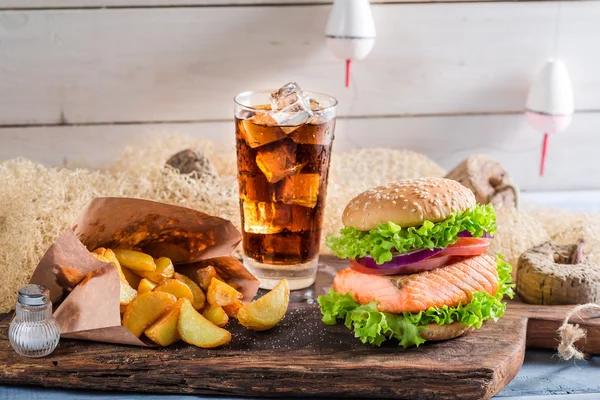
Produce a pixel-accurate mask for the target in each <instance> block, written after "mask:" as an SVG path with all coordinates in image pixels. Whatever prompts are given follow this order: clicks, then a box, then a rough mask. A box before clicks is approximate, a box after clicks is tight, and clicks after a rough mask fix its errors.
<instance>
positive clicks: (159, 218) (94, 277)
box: [30, 197, 259, 346]
mask: <svg viewBox="0 0 600 400" xmlns="http://www.w3.org/2000/svg"><path fill="white" fill-rule="evenodd" d="M240 240H241V235H240V233H239V231H238V230H237V229H236V228H235V227H234V226H233V224H232V223H231V222H229V221H227V220H225V219H222V218H218V217H214V216H211V215H208V214H204V213H202V212H199V211H195V210H192V209H188V208H183V207H177V206H172V205H167V204H163V203H157V202H153V201H148V200H140V199H131V198H113V197H105V198H96V199H93V200H92V201H90V202H89V203H88V205H87V206H86V207H85V209H84V210H83V212H82V213H81V215H80V216H79V217H78V218H77V220H76V221H75V223H74V224H73V227H72V229H67V230H65V231H64V232H63V233H62V234H61V235H60V237H59V238H58V239H57V240H56V242H55V243H54V244H52V246H50V248H49V249H48V250H47V251H46V253H45V254H44V256H43V258H42V260H41V261H40V263H39V264H38V266H37V268H36V269H35V271H34V273H33V276H32V278H31V281H30V283H36V284H40V285H43V286H46V287H47V288H49V289H50V295H51V300H52V302H53V303H54V304H57V303H61V304H60V305H59V306H58V308H57V309H56V311H55V313H54V317H55V318H56V320H57V322H58V324H59V325H60V330H61V337H63V338H73V339H84V340H93V341H98V342H107V343H121V344H129V345H137V346H147V345H151V343H150V342H149V341H143V340H141V339H139V338H137V337H136V336H135V335H133V333H131V332H130V331H129V330H128V329H127V328H125V327H123V326H121V315H120V311H119V308H120V307H119V285H120V280H119V275H118V272H117V270H116V268H115V267H114V266H113V265H112V264H110V263H104V262H100V261H97V260H96V259H95V258H94V257H92V256H91V254H90V253H89V251H91V250H94V249H96V248H98V247H107V248H134V247H135V248H140V249H141V250H142V251H144V252H145V253H148V254H150V255H152V256H154V257H158V256H164V257H169V258H170V259H171V260H172V261H173V264H174V265H175V270H176V271H178V272H181V273H184V274H185V275H187V276H189V277H190V278H192V279H194V280H195V279H196V272H197V270H198V269H199V268H202V267H205V266H207V265H214V266H215V268H216V269H217V271H218V273H219V274H220V275H221V276H223V277H224V278H225V279H226V280H227V281H228V282H233V283H236V284H239V285H240V287H241V289H240V291H241V292H242V294H243V295H244V300H246V301H249V300H251V299H252V297H254V295H255V294H256V292H257V290H258V285H259V282H258V280H257V279H256V278H255V277H254V276H253V275H252V274H251V273H250V272H248V270H246V268H245V267H244V266H243V264H241V263H240V262H239V261H238V260H237V259H235V258H234V257H231V252H232V250H233V249H234V248H235V247H236V246H237V245H238V243H239V242H240Z"/></svg>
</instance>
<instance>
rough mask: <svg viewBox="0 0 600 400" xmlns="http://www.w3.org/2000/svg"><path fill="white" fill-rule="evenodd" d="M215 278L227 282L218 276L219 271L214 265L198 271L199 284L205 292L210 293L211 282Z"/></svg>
mask: <svg viewBox="0 0 600 400" xmlns="http://www.w3.org/2000/svg"><path fill="white" fill-rule="evenodd" d="M213 278H217V279H218V280H220V281H222V282H225V281H224V280H223V278H221V277H220V276H219V274H217V270H216V269H215V267H213V266H212V265H210V266H208V267H206V268H202V269H200V270H198V283H199V284H200V287H201V288H202V290H204V291H205V292H206V291H208V287H209V286H210V281H212V279H213Z"/></svg>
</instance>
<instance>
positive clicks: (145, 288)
mask: <svg viewBox="0 0 600 400" xmlns="http://www.w3.org/2000/svg"><path fill="white" fill-rule="evenodd" d="M155 287H156V283H154V282H152V281H151V280H150V279H148V278H144V279H142V280H141V281H140V284H139V285H138V293H139V294H142V293H148V292H151V291H152V289H154V288H155Z"/></svg>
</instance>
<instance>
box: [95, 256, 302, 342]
mask: <svg viewBox="0 0 600 400" xmlns="http://www.w3.org/2000/svg"><path fill="white" fill-rule="evenodd" d="M92 255H93V256H94V257H95V258H96V259H97V260H99V261H102V262H109V263H112V264H113V265H114V266H115V268H116V269H117V271H118V273H119V278H120V284H121V286H120V305H121V314H122V324H123V326H124V327H126V328H127V329H129V330H130V331H131V332H133V334H134V335H136V336H137V337H140V336H142V335H146V337H148V338H149V339H150V340H152V341H153V342H154V343H157V344H159V345H161V346H169V345H171V344H173V343H176V342H177V341H179V340H180V339H181V340H183V341H184V342H186V343H189V344H192V345H194V346H198V347H202V348H214V347H218V346H222V345H224V344H227V343H229V342H230V341H231V333H230V332H229V331H227V330H226V329H224V327H225V326H226V325H227V323H228V322H229V320H230V318H237V320H238V322H239V323H240V324H241V325H242V326H245V327H246V328H248V329H252V330H255V331H263V330H267V329H271V328H272V327H274V326H275V325H276V324H277V323H278V322H279V321H281V320H282V319H283V317H284V316H285V313H286V312H287V308H288V303H289V296H290V290H289V287H288V284H287V281H286V280H285V279H284V280H282V281H281V282H279V284H278V285H277V286H276V287H275V288H274V289H273V290H271V291H270V292H269V293H267V294H266V295H264V296H262V297H261V298H259V299H258V300H256V301H253V302H246V303H244V302H243V301H242V300H243V299H242V297H243V296H242V293H240V292H239V291H238V290H237V289H239V287H236V285H235V284H228V283H227V282H225V280H224V279H223V278H222V277H220V276H219V274H218V273H217V270H216V269H215V268H214V267H212V266H208V267H205V268H203V269H201V270H199V271H198V274H197V276H196V277H195V279H194V277H188V276H185V275H182V274H179V273H177V272H175V267H174V266H173V263H172V262H171V260H170V259H168V258H166V257H159V258H156V259H155V258H153V257H152V256H150V255H148V254H145V253H143V252H141V251H137V250H129V249H106V248H98V249H96V250H94V251H93V252H92Z"/></svg>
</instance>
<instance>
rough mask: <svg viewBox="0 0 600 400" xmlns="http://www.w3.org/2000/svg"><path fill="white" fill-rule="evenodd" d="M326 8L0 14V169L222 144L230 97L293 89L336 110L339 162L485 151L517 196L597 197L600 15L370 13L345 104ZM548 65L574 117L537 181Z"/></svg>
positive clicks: (10, 7) (546, 11) (463, 7)
mask: <svg viewBox="0 0 600 400" xmlns="http://www.w3.org/2000/svg"><path fill="white" fill-rule="evenodd" d="M321 3H323V4H321ZM329 3H331V2H330V1H310V2H309V1H293V2H285V1H277V2H276V1H274V0H255V1H251V0H237V1H234V0H180V1H168V0H162V1H161V0H143V1H140V2H133V1H122V2H117V1H114V0H93V1H84V0H53V1H41V0H2V1H0V10H2V11H0V76H1V79H0V160H2V159H7V158H12V157H15V156H25V157H29V158H32V159H34V160H38V161H41V162H44V163H47V164H50V165H59V164H61V163H62V162H63V161H64V160H78V159H87V160H88V161H89V162H90V164H92V165H93V166H95V167H104V166H107V165H108V164H110V162H112V161H114V160H115V159H116V158H118V156H119V153H120V151H121V150H122V148H123V147H124V146H125V145H127V144H128V143H136V141H139V140H140V138H146V137H147V135H148V134H149V133H153V134H154V133H156V132H164V131H169V132H182V133H188V134H192V135H194V136H197V137H201V138H207V139H214V140H226V141H232V139H233V129H232V124H231V113H232V101H231V99H232V97H233V96H234V95H235V94H236V93H238V92H240V91H243V90H247V89H257V88H273V87H276V86H279V85H281V84H283V83H285V82H287V81H290V80H296V81H298V82H299V83H300V84H301V85H302V86H303V87H305V88H310V89H314V90H318V91H322V92H327V93H330V94H332V95H334V96H336V97H337V98H338V99H339V100H340V114H341V119H340V122H339V124H338V128H337V135H336V136H337V138H336V141H337V143H336V149H337V150H338V151H341V150H344V149H348V148H354V147H367V146H368V147H398V148H400V147H407V148H411V149H414V150H418V151H422V152H424V153H427V154H429V155H430V156H432V157H433V158H434V159H435V160H436V161H438V162H440V163H441V164H442V165H443V166H444V167H446V168H451V167H452V166H454V165H455V164H456V163H457V162H459V161H460V160H461V159H462V158H464V157H466V156H467V155H469V154H472V153H474V152H486V153H489V154H491V155H492V156H495V157H496V158H498V159H499V160H500V161H501V162H503V163H504V164H505V165H506V167H507V168H508V169H509V171H510V172H512V174H513V175H514V177H515V180H516V181H517V183H518V184H519V185H520V186H521V187H522V188H524V189H527V190H554V189H597V188H600V162H598V161H597V159H596V152H597V150H598V149H599V146H600V135H598V134H597V131H598V128H600V95H598V93H600V90H599V89H600V75H599V74H598V72H597V71H600V55H599V53H598V52H596V51H594V48H595V44H596V43H598V41H600V24H598V23H597V21H598V20H599V18H600V3H599V2H563V3H560V4H559V3H558V2H553V1H543V2H477V3H468V4H467V3H461V2H452V3H445V2H441V3H429V2H426V3H418V2H417V3H413V2H392V1H387V2H385V1H384V2H381V1H378V2H376V4H374V5H373V12H374V18H375V21H376V27H377V33H378V38H377V42H376V45H375V48H374V50H373V52H372V54H371V55H370V57H369V58H367V59H366V60H365V61H362V62H357V63H355V65H354V67H353V76H352V79H353V82H352V88H350V89H346V88H344V87H343V76H342V73H343V63H342V62H341V61H339V60H336V59H335V58H334V57H333V56H332V55H331V53H330V52H329V50H328V49H327V47H326V46H325V44H324V38H323V34H324V29H325V24H326V20H327V15H328V12H329V9H330V7H331V6H330V4H329ZM90 7H91V8H90ZM98 7H107V8H106V9H99V8H98ZM28 8H31V9H28ZM554 55H558V56H560V58H562V59H563V60H564V61H565V62H566V63H567V66H568V68H569V71H570V73H571V78H572V80H573V85H574V90H575V101H576V108H577V113H576V115H575V118H574V121H573V124H572V126H571V127H570V128H569V130H568V131H567V132H565V133H561V134H560V135H557V136H556V137H553V138H552V140H551V142H550V145H551V147H550V150H549V165H548V168H547V175H546V176H545V177H544V178H543V179H542V178H539V177H538V176H537V175H536V174H537V165H538V159H539V145H540V141H541V135H540V134H539V133H537V132H535V131H533V130H532V129H531V128H530V127H529V125H528V124H527V123H526V121H524V119H523V117H522V114H521V111H522V109H523V106H524V102H525V97H526V94H527V90H528V87H529V83H530V82H531V79H532V77H533V76H534V74H535V72H536V71H537V69H538V68H539V67H540V66H541V64H542V63H543V62H544V61H545V60H546V59H547V58H548V57H551V56H554ZM99 143H102V144H103V146H104V148H105V149H106V150H105V151H103V152H102V153H98V152H96V151H94V152H91V151H90V149H92V148H94V147H95V146H96V145H98V144H99Z"/></svg>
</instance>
